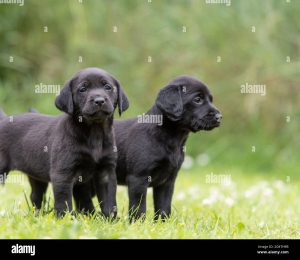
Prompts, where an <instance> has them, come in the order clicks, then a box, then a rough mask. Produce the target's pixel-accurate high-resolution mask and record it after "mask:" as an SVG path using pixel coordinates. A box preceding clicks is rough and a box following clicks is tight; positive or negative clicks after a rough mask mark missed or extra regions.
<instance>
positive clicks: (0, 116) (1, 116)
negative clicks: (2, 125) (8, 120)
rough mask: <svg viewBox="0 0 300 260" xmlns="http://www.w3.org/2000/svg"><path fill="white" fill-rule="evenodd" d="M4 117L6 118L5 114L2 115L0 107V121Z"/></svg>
mask: <svg viewBox="0 0 300 260" xmlns="http://www.w3.org/2000/svg"><path fill="white" fill-rule="evenodd" d="M4 117H6V114H5V113H4V111H3V110H2V108H1V107H0V120H1V119H3V118H4Z"/></svg>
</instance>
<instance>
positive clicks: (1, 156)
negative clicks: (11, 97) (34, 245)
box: [0, 68, 129, 217]
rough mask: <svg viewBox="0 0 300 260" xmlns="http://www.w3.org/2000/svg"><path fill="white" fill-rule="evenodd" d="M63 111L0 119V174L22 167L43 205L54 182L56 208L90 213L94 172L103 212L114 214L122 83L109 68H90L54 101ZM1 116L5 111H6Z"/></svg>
mask: <svg viewBox="0 0 300 260" xmlns="http://www.w3.org/2000/svg"><path fill="white" fill-rule="evenodd" d="M55 105H56V107H57V108H58V109H60V110H62V111H64V112H65V114H63V115H60V116H56V117H53V116H46V115H40V114H36V113H25V114H19V115H14V116H10V117H6V118H4V119H1V120H0V174H1V175H4V174H5V173H6V174H8V173H9V171H11V170H20V171H22V172H24V173H26V174H27V175H28V177H29V182H30V185H31V187H32V193H31V195H30V198H31V201H32V203H33V204H34V205H35V206H36V208H37V209H40V208H41V204H42V198H43V194H44V193H45V192H46V189H47V186H48V182H52V185H53V193H54V210H55V211H56V212H57V213H58V214H59V215H63V214H64V212H65V211H67V210H69V211H71V210H72V195H74V198H75V201H76V207H77V209H78V210H79V211H85V212H91V211H93V210H94V206H93V203H92V200H91V195H90V194H89V191H90V189H89V185H90V182H89V180H90V179H91V178H92V177H93V178H94V180H95V188H96V193H97V197H98V200H99V203H100V207H101V211H102V213H103V214H104V215H105V216H107V217H108V216H111V215H113V216H115V215H116V185H117V182H116V174H115V168H116V161H117V153H116V152H115V149H114V146H115V140H114V132H113V113H114V110H115V108H116V107H117V106H118V107H119V114H120V115H121V113H122V112H123V111H125V110H126V109H127V108H128V106H129V101H128V99H127V97H126V94H125V93H124V91H123V89H122V87H121V85H120V84H119V82H118V81H117V80H116V79H115V78H114V77H113V76H111V75H109V74H108V73H107V72H106V71H104V70H101V69H98V68H87V69H83V70H81V71H79V72H78V73H77V74H76V75H75V76H74V77H73V78H72V79H70V80H68V81H67V82H66V83H65V85H64V87H63V88H62V90H61V93H60V95H59V96H57V98H56V100H55ZM2 117H3V114H2Z"/></svg>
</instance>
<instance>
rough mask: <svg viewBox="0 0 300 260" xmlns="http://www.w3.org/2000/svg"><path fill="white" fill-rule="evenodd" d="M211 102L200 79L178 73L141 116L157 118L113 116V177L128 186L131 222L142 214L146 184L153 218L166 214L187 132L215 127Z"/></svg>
mask: <svg viewBox="0 0 300 260" xmlns="http://www.w3.org/2000/svg"><path fill="white" fill-rule="evenodd" d="M212 102H213V98H212V95H211V93H210V91H209V89H208V87H207V86H206V85H205V84H204V83H202V82H201V81H199V80H198V79H196V78H194V77H191V76H179V77H177V78H175V79H173V80H172V81H171V82H170V83H169V84H168V85H167V86H166V87H164V88H162V89H161V90H160V91H159V93H158V95H157V98H156V101H155V104H154V105H153V107H152V108H151V109H150V110H149V111H148V112H147V113H146V114H145V115H144V118H146V117H147V116H148V117H150V118H151V116H152V118H155V117H156V118H160V119H162V120H159V121H158V122H156V123H154V122H152V123H147V121H146V122H140V121H141V120H140V119H141V118H140V117H139V118H131V119H127V120H114V128H115V134H116V143H117V147H118V163H117V180H118V184H121V185H128V194H129V212H130V220H131V221H132V220H133V219H135V218H139V217H141V216H142V215H144V214H145V213H146V195H147V188H148V187H153V199H154V210H155V214H156V215H155V218H156V219H157V218H158V217H159V215H161V217H162V218H163V219H164V218H166V217H168V216H170V214H171V201H172V196H173V190H174V184H175V180H176V177H177V173H178V171H179V170H180V168H181V165H182V163H183V160H184V147H185V143H186V140H187V138H188V135H189V133H190V132H193V133H195V132H198V131H200V130H206V131H209V130H212V129H214V128H215V127H218V126H220V123H221V118H222V115H221V114H220V112H219V110H218V109H217V108H216V107H215V106H214V105H213V103H212ZM153 116H154V117H153ZM148 119H149V118H148ZM150 121H151V120H150ZM150 121H149V122H150Z"/></svg>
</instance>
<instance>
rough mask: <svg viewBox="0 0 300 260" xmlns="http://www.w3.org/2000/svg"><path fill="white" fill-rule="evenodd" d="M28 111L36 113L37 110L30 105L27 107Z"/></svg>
mask: <svg viewBox="0 0 300 260" xmlns="http://www.w3.org/2000/svg"><path fill="white" fill-rule="evenodd" d="M28 112H29V113H38V111H37V110H36V109H34V108H33V107H30V108H29V109H28Z"/></svg>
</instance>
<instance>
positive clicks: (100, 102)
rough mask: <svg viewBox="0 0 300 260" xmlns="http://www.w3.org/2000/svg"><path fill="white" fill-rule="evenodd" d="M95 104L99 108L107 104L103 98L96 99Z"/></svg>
mask: <svg viewBox="0 0 300 260" xmlns="http://www.w3.org/2000/svg"><path fill="white" fill-rule="evenodd" d="M94 103H95V104H96V105H97V106H102V105H103V104H104V103H105V99H104V98H103V97H98V98H95V100H94Z"/></svg>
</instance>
